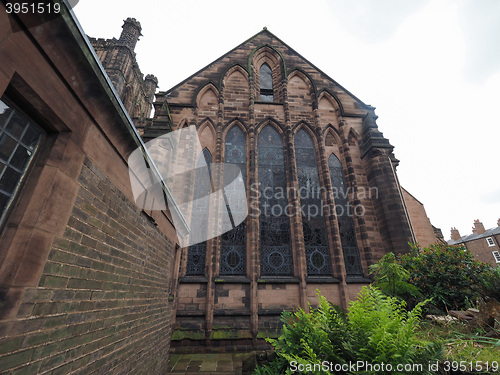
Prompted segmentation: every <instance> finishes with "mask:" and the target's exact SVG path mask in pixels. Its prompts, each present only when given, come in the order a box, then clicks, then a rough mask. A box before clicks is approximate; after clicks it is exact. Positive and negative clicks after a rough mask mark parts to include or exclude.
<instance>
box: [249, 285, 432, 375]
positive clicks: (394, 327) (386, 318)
mask: <svg viewBox="0 0 500 375" xmlns="http://www.w3.org/2000/svg"><path fill="white" fill-rule="evenodd" d="M318 297H319V306H318V308H317V309H313V310H312V311H311V312H310V313H306V312H305V311H304V310H302V309H298V310H297V311H296V312H293V313H292V312H283V314H282V318H281V320H282V322H283V332H282V334H281V336H280V337H279V338H278V339H277V340H272V339H268V341H269V342H270V343H271V344H272V345H273V346H274V347H275V351H276V354H277V358H276V359H275V360H274V361H273V362H272V363H271V364H270V365H268V366H263V367H261V368H258V369H256V371H255V372H254V374H292V371H291V369H290V368H289V364H290V363H292V362H295V363H296V364H297V366H299V365H302V366H304V367H303V368H304V369H305V371H304V372H303V373H307V374H335V373H345V372H334V371H325V369H324V368H320V366H319V365H320V364H322V363H324V361H326V362H327V363H328V364H329V363H332V364H336V365H342V364H347V365H349V364H350V363H355V362H357V361H366V363H369V364H372V365H374V364H381V363H382V362H383V363H385V364H389V363H390V364H393V365H394V368H393V371H392V372H387V373H391V374H398V372H396V371H394V369H395V367H396V365H397V364H407V363H421V364H424V366H423V367H424V369H423V372H421V373H428V372H426V371H427V368H426V367H427V363H428V362H429V361H431V360H436V359H438V358H439V355H440V346H439V345H436V344H430V343H426V342H423V341H419V340H417V339H416V336H415V331H416V329H417V328H418V324H419V319H420V314H421V309H422V306H423V304H424V303H420V304H418V305H417V306H416V308H415V309H413V310H412V311H410V312H408V311H407V310H406V308H405V303H404V302H400V301H399V300H398V299H397V298H393V297H388V296H386V295H384V294H383V293H382V292H381V291H380V290H379V289H377V288H375V287H370V288H367V287H363V289H362V290H361V292H360V293H359V295H358V299H357V300H356V301H352V302H351V303H350V306H349V312H348V313H347V315H346V314H344V313H343V312H342V311H341V310H340V309H339V308H338V307H336V306H333V305H331V304H330V303H329V302H327V301H326V299H325V298H324V297H322V296H321V295H319V292H318ZM314 364H316V365H317V367H316V368H311V366H312V365H314ZM308 365H309V369H308ZM301 373H302V372H301ZM362 373H363V374H384V372H381V371H377V372H371V371H365V372H362ZM401 374H403V373H402V372H401Z"/></svg>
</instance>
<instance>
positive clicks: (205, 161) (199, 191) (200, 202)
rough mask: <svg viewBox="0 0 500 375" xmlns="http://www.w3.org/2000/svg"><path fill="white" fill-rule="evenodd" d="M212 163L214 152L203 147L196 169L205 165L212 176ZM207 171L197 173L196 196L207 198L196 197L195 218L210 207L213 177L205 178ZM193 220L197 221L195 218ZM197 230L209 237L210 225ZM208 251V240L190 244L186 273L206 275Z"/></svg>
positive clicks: (204, 213)
mask: <svg viewBox="0 0 500 375" xmlns="http://www.w3.org/2000/svg"><path fill="white" fill-rule="evenodd" d="M211 165H212V154H211V153H210V151H208V149H206V148H205V149H203V152H202V153H201V154H200V156H198V160H197V162H196V169H197V170H200V169H202V168H204V167H205V166H206V167H207V169H208V175H210V176H211ZM206 176H207V174H206V173H196V176H195V182H194V191H195V194H196V197H194V198H200V197H206V199H195V200H194V202H195V203H194V204H193V207H192V211H193V212H192V217H193V218H195V217H197V215H206V212H207V211H208V210H209V209H210V207H208V205H209V202H210V200H209V195H210V193H211V192H212V183H211V179H207V178H204V177H206ZM192 222H195V220H194V219H193V220H192ZM196 230H197V231H200V236H203V237H202V238H208V236H207V231H208V226H201V227H198V228H196ZM206 252H207V242H206V241H203V242H200V243H197V244H194V245H190V246H189V248H188V257H187V268H186V275H189V276H201V275H205V259H206Z"/></svg>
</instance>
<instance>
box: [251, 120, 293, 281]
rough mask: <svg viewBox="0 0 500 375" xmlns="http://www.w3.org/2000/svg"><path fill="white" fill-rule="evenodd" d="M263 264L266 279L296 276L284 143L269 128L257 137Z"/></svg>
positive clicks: (261, 258) (277, 134)
mask: <svg viewBox="0 0 500 375" xmlns="http://www.w3.org/2000/svg"><path fill="white" fill-rule="evenodd" d="M258 164H259V167H258V174H259V194H260V195H259V196H260V200H259V209H260V215H259V223H260V251H261V252H260V262H261V274H262V275H263V276H289V275H292V274H293V258H292V250H291V246H290V219H289V215H287V205H288V199H287V190H286V187H287V184H286V175H285V162H284V149H283V141H282V139H281V136H280V135H279V133H278V132H277V131H276V130H275V129H274V128H273V127H272V126H271V125H268V126H266V127H265V128H264V129H262V131H261V132H260V134H259V137H258Z"/></svg>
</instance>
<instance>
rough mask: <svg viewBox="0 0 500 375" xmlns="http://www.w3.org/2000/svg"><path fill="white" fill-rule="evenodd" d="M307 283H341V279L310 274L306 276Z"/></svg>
mask: <svg viewBox="0 0 500 375" xmlns="http://www.w3.org/2000/svg"><path fill="white" fill-rule="evenodd" d="M306 283H308V284H338V283H340V280H339V279H336V278H335V277H331V276H323V277H321V276H310V277H306Z"/></svg>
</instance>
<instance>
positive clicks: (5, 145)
mask: <svg viewBox="0 0 500 375" xmlns="http://www.w3.org/2000/svg"><path fill="white" fill-rule="evenodd" d="M41 135H42V134H41V132H40V131H39V130H38V129H37V127H36V126H35V125H33V124H32V123H31V122H30V121H29V120H28V119H27V118H25V117H24V116H23V115H22V114H21V113H19V112H18V111H16V110H15V109H13V108H11V106H10V105H9V104H8V103H7V102H6V100H5V101H4V100H0V223H1V222H2V221H3V219H4V217H5V215H6V214H7V210H8V208H9V206H10V204H11V203H12V201H13V199H14V197H15V195H16V193H17V191H18V189H19V185H20V183H21V180H22V179H23V177H24V176H25V174H26V171H27V169H28V165H29V163H30V162H31V160H32V159H33V157H34V155H35V151H36V149H37V147H38V144H39V142H40V138H41Z"/></svg>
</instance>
